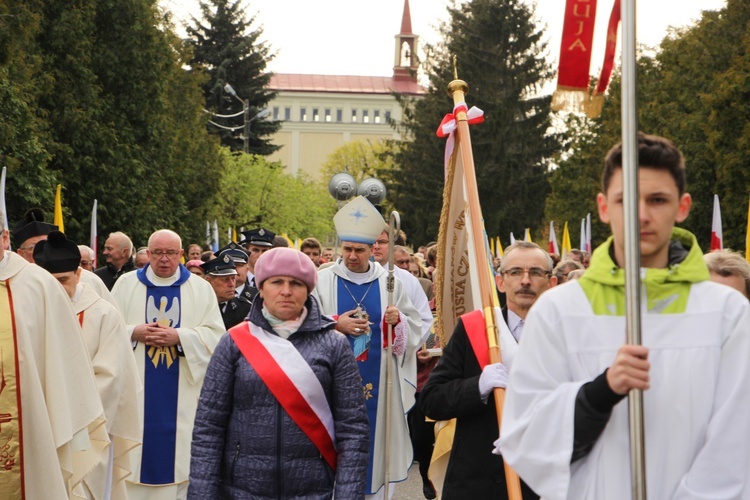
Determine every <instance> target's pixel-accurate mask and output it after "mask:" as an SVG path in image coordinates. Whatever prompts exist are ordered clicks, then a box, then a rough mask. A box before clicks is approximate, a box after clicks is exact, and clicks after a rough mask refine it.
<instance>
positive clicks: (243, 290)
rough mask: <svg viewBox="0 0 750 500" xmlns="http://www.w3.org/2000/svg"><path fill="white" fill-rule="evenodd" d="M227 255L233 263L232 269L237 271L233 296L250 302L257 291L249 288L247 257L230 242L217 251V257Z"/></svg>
mask: <svg viewBox="0 0 750 500" xmlns="http://www.w3.org/2000/svg"><path fill="white" fill-rule="evenodd" d="M224 255H229V256H230V257H231V258H232V260H233V261H234V267H235V270H236V271H237V282H236V284H235V289H234V296H235V297H237V298H239V299H241V300H245V301H247V302H252V301H253V298H254V297H255V296H256V295H257V294H258V289H257V288H255V287H254V286H250V283H248V279H247V272H248V270H249V268H248V264H247V263H248V260H249V259H248V255H247V251H246V250H245V249H244V248H242V247H241V246H239V245H238V244H237V243H235V242H233V241H230V242H229V244H228V245H226V246H225V247H223V248H220V249H219V253H218V254H217V257H223V256H224Z"/></svg>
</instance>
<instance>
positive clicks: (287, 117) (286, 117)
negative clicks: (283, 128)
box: [284, 108, 292, 121]
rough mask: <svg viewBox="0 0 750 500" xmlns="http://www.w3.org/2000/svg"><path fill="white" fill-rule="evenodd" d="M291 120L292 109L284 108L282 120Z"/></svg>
mask: <svg viewBox="0 0 750 500" xmlns="http://www.w3.org/2000/svg"><path fill="white" fill-rule="evenodd" d="M291 119H292V108H284V120H286V121H289V120H291Z"/></svg>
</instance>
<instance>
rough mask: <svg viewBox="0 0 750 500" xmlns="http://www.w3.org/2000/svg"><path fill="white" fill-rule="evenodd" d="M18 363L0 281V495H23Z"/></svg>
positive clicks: (5, 288) (7, 293) (6, 292)
mask: <svg viewBox="0 0 750 500" xmlns="http://www.w3.org/2000/svg"><path fill="white" fill-rule="evenodd" d="M19 398H20V393H19V391H18V364H17V356H16V336H15V330H14V328H13V315H12V311H11V308H10V291H9V290H8V285H7V282H5V281H0V498H3V499H6V498H7V499H21V498H24V485H23V460H22V456H21V422H20V419H19V417H20V412H19Z"/></svg>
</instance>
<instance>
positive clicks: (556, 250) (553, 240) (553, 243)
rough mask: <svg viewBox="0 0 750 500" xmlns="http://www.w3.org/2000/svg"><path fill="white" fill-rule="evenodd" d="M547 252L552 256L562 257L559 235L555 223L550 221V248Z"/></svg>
mask: <svg viewBox="0 0 750 500" xmlns="http://www.w3.org/2000/svg"><path fill="white" fill-rule="evenodd" d="M547 251H548V252H549V253H550V255H551V254H555V255H560V247H559V246H557V235H556V234H555V223H554V222H553V221H549V247H548V248H547Z"/></svg>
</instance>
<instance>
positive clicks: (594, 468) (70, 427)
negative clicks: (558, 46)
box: [0, 135, 750, 500]
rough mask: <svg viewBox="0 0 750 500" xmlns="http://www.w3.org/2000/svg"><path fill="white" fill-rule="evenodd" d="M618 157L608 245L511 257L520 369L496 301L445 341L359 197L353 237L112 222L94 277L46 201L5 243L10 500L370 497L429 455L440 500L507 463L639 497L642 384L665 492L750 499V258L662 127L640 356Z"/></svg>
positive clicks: (431, 257)
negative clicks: (231, 236)
mask: <svg viewBox="0 0 750 500" xmlns="http://www.w3.org/2000/svg"><path fill="white" fill-rule="evenodd" d="M621 156H622V153H621V148H620V146H619V145H618V146H615V147H614V148H613V149H612V150H611V151H610V153H609V154H608V156H607V158H606V160H605V169H604V174H603V183H602V190H601V193H600V194H599V196H598V198H597V203H598V206H599V215H600V218H601V219H602V221H603V222H605V223H608V224H609V225H610V227H611V229H612V236H611V237H610V238H609V239H608V240H607V241H606V242H604V243H603V244H602V245H601V246H600V247H599V248H597V249H596V250H595V251H594V252H593V254H591V255H590V254H588V253H587V252H583V251H580V250H576V249H574V250H573V251H571V252H569V253H568V254H567V255H564V256H557V255H550V254H549V253H548V252H546V251H545V250H543V249H542V248H540V247H539V246H537V245H536V244H534V243H531V242H523V241H519V242H516V243H514V244H512V245H511V246H509V247H508V248H507V249H506V250H505V253H504V256H503V258H502V259H497V260H496V261H495V262H494V266H493V267H494V269H495V282H496V283H495V284H496V287H497V292H498V294H499V296H500V297H501V298H502V304H503V305H502V307H497V308H495V311H494V322H495V324H496V325H497V327H498V333H497V343H498V345H499V346H500V351H501V353H502V362H500V363H492V362H490V359H489V355H488V352H489V347H490V346H489V342H488V339H487V334H486V328H485V318H484V315H483V314H484V312H483V311H473V312H469V313H467V314H465V315H463V316H461V318H460V319H459V320H458V322H457V324H456V325H450V326H451V327H454V328H453V329H452V335H451V336H450V341H448V342H447V343H446V344H445V345H443V346H442V350H440V349H437V350H436V349H428V348H427V347H428V344H427V342H428V339H430V340H431V339H432V338H434V337H435V334H436V333H437V337H438V338H440V337H441V333H443V332H435V331H434V330H435V327H434V326H433V316H434V314H435V303H436V300H435V289H434V287H433V282H434V280H435V278H436V277H437V275H438V274H439V273H440V267H439V262H438V250H437V245H436V244H435V243H434V242H432V243H430V244H428V245H426V246H424V247H419V248H416V249H414V248H411V247H408V246H406V242H407V241H406V235H404V234H403V232H398V233H396V234H392V232H391V230H390V229H389V228H388V226H387V225H386V223H385V221H384V220H383V217H382V216H381V214H380V213H379V211H378V209H377V208H376V207H374V206H372V205H371V204H370V203H369V202H368V201H367V200H366V199H365V198H363V197H357V198H355V199H354V200H352V201H350V202H349V203H347V204H346V205H344V206H343V207H342V208H341V209H340V210H339V211H338V213H337V214H336V216H335V217H334V220H333V222H334V225H335V227H336V233H337V235H338V240H339V241H340V246H336V247H333V246H332V247H324V246H323V245H321V243H320V241H318V240H317V239H315V238H307V239H305V240H304V241H302V243H301V246H300V250H296V249H293V248H289V247H288V243H287V241H286V239H284V238H281V237H279V236H277V235H276V234H275V233H274V232H273V231H271V230H269V229H268V228H262V227H260V228H256V229H253V230H250V231H244V232H243V233H242V239H241V240H240V241H239V242H238V243H234V242H231V243H229V244H227V245H226V246H224V247H223V248H220V249H219V250H218V251H217V252H212V251H211V250H207V249H205V248H204V247H203V246H201V245H200V244H195V243H192V244H188V245H184V244H183V241H182V239H181V237H180V235H178V234H177V233H175V232H173V231H171V230H168V229H159V230H156V231H154V232H153V233H152V234H151V236H150V238H149V240H148V242H147V245H146V246H144V247H140V248H137V249H136V248H135V247H134V245H133V243H132V241H131V239H130V238H129V237H128V236H127V235H126V234H124V233H123V232H113V233H111V234H110V235H109V237H108V238H107V240H106V241H105V243H104V247H103V255H104V256H105V258H106V264H105V265H104V266H102V267H100V268H98V269H95V268H93V263H94V262H95V260H96V259H95V257H96V251H97V250H98V249H91V248H89V247H87V246H83V245H77V244H76V243H75V242H73V241H71V240H69V239H68V238H67V237H66V236H65V234H63V233H62V232H60V231H58V230H57V227H56V226H54V225H53V224H49V223H48V222H45V221H44V214H43V213H41V211H39V210H36V209H35V210H30V211H29V212H27V213H26V215H25V217H24V219H23V220H21V221H19V222H18V223H17V224H16V225H14V227H13V229H12V237H13V241H12V247H13V249H14V250H13V251H11V250H10V248H11V241H10V236H11V234H10V231H9V229H10V228H7V227H0V234H1V238H2V244H3V250H4V251H3V254H2V260H0V366H1V367H2V370H1V372H2V384H0V443H1V444H2V450H1V452H0V458H2V460H3V462H2V463H3V465H4V470H3V471H2V472H0V492H2V493H3V498H92V499H101V498H107V499H109V498H115V499H124V498H135V499H138V498H143V499H157V500H158V499H162V498H163V499H181V498H192V499H214V498H309V499H324V498H332V497H335V498H341V499H356V498H368V499H370V498H372V499H375V498H384V497H385V492H386V490H387V491H388V492H389V494H390V496H393V494H394V492H395V490H396V488H397V484H398V483H399V482H401V481H404V480H405V479H406V477H407V474H408V471H409V468H410V467H411V466H412V464H413V463H415V462H417V463H418V467H419V473H420V476H421V478H422V485H423V495H424V497H425V498H427V499H431V498H436V497H437V496H438V495H440V497H441V498H443V499H447V500H450V499H463V498H472V497H473V498H507V497H508V496H507V495H508V493H507V484H506V480H505V478H506V476H505V472H504V462H503V461H504V460H507V462H508V464H509V465H510V466H512V467H513V469H514V470H515V471H516V472H517V473H518V474H519V476H520V478H521V491H522V497H523V498H524V499H526V500H528V499H536V498H540V497H541V498H549V499H558V498H560V499H563V498H576V499H578V498H581V499H603V498H606V499H619V498H623V499H624V498H628V497H629V495H630V486H629V481H630V475H629V474H628V470H629V467H630V465H629V451H628V439H627V436H628V414H627V405H626V404H625V403H623V402H622V400H623V399H624V398H625V397H626V395H627V394H628V393H629V391H630V390H632V389H641V390H644V391H645V392H644V394H645V414H644V419H645V425H646V458H647V473H648V477H649V481H648V491H649V496H650V497H651V498H712V499H734V498H750V488H748V487H746V485H745V482H746V481H745V477H746V475H747V472H748V471H750V456H748V455H750V432H749V429H748V426H747V423H746V422H747V421H749V419H750V402H747V398H744V394H745V393H746V391H747V390H748V389H750V387H749V386H750V372H749V371H750V366H749V365H747V363H746V362H745V359H746V357H747V356H748V354H750V305H749V304H750V300H749V299H750V264H748V262H747V261H745V259H744V258H743V257H742V256H740V255H739V254H737V253H735V252H732V251H729V250H722V251H717V252H711V253H709V254H706V255H705V256H704V255H703V254H702V253H701V251H700V249H699V247H698V244H697V241H696V239H695V237H694V236H693V235H692V234H690V233H689V232H687V231H685V230H682V229H679V228H676V227H675V224H676V223H679V222H682V221H684V220H685V218H686V217H687V216H688V213H689V210H690V204H691V200H690V195H689V194H688V193H687V192H686V181H685V167H684V160H683V158H682V154H681V153H680V152H679V150H678V149H677V148H676V147H675V146H674V145H673V144H672V143H671V142H669V141H668V140H665V139H663V138H660V137H656V136H646V135H641V136H640V140H639V158H640V169H639V186H640V190H639V192H640V194H639V196H640V200H641V201H640V204H639V206H640V219H641V220H640V237H641V252H640V253H641V266H642V273H641V274H642V283H643V297H642V303H643V306H642V307H643V313H642V330H643V338H644V340H643V345H638V346H635V345H627V343H626V342H625V298H624V295H625V294H624V270H623V268H624V235H623V215H622V197H623V185H622V184H623V180H622V179H623V176H622V158H621ZM0 215H2V214H0ZM3 220H4V217H2V216H0V226H4V222H2V221H3ZM391 247H392V248H391ZM389 255H392V262H389ZM561 257H562V258H561ZM391 263H392V264H393V267H391V265H390V264H391ZM446 326H447V325H446ZM497 389H503V390H505V391H507V396H506V401H505V406H504V407H503V409H502V412H503V413H502V429H498V420H499V418H498V417H499V415H498V413H497V408H496V405H495V400H494V398H495V391H496V390H497ZM498 436H499V437H498ZM42 477H44V480H40V479H39V478H42ZM386 482H387V483H388V485H387V487H386ZM748 486H750V485H748Z"/></svg>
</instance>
